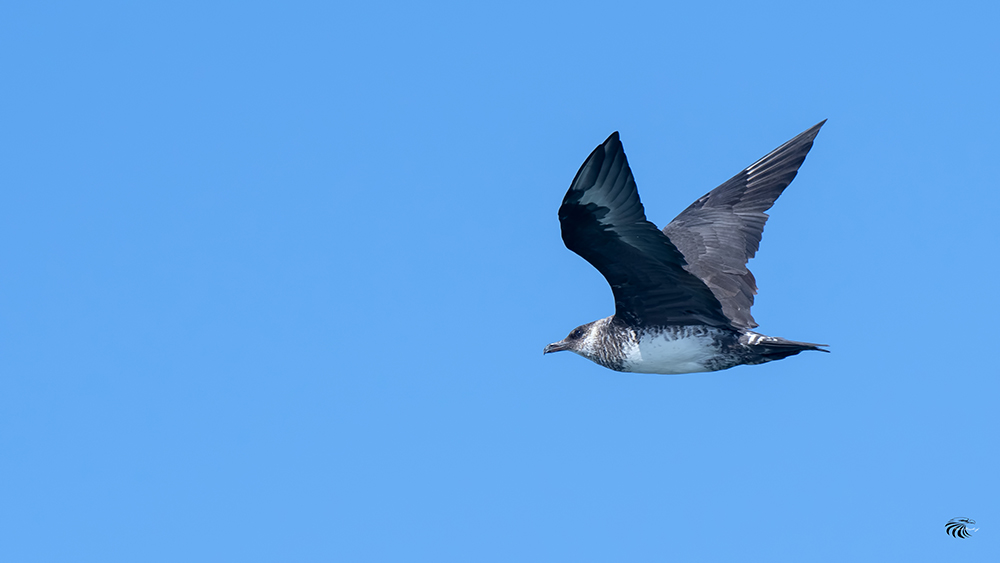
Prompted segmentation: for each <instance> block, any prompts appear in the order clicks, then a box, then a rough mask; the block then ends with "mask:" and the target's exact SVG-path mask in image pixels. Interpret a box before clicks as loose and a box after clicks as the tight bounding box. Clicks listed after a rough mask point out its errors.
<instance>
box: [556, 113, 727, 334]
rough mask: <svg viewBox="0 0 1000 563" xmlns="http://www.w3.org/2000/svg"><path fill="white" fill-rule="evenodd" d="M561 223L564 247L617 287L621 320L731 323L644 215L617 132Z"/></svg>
mask: <svg viewBox="0 0 1000 563" xmlns="http://www.w3.org/2000/svg"><path fill="white" fill-rule="evenodd" d="M559 222H560V225H561V226H562V238H563V242H564V243H566V247H567V248H569V249H570V250H572V251H573V252H575V253H577V254H579V255H580V256H582V257H583V259H584V260H586V261H587V262H590V264H591V265H592V266H594V267H595V268H597V270H598V271H599V272H601V274H602V275H604V278H605V279H606V280H607V281H608V284H610V285H611V291H612V292H613V293H614V297H615V319H616V321H618V322H625V323H626V324H629V325H633V326H639V325H700V324H704V325H709V326H715V327H720V328H732V324H731V323H730V320H729V319H728V318H727V317H726V316H725V314H724V313H723V308H722V305H721V304H720V303H719V300H718V299H717V298H716V297H715V295H713V294H712V291H711V290H710V289H709V288H708V286H706V285H705V283H704V282H702V281H701V280H700V279H698V278H697V277H696V276H695V275H694V274H692V273H689V272H688V271H687V270H685V269H684V266H685V264H686V262H685V260H684V256H683V255H682V254H681V252H680V251H679V250H678V249H677V247H675V246H674V244H673V243H671V241H670V239H669V238H667V236H666V235H665V234H663V233H662V232H661V231H660V230H659V229H658V228H656V225H653V224H652V223H650V222H649V221H647V220H646V215H645V212H644V210H643V207H642V203H641V202H640V201H639V194H638V192H637V191H636V188H635V180H634V179H633V177H632V171H631V170H630V169H629V166H628V161H627V160H626V158H625V151H624V149H623V148H622V144H621V141H619V140H618V132H617V131H616V132H614V133H612V134H611V136H610V137H608V139H607V140H606V141H604V144H602V145H600V146H598V147H597V148H596V149H594V152H592V153H590V156H589V157H587V160H586V162H584V163H583V166H581V167H580V170H579V171H578V172H577V173H576V177H575V178H574V179H573V183H572V184H570V187H569V191H567V192H566V197H565V198H563V203H562V206H560V207H559Z"/></svg>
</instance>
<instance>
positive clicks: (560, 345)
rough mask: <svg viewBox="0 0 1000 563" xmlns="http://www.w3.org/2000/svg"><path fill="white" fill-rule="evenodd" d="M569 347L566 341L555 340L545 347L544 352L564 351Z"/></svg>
mask: <svg viewBox="0 0 1000 563" xmlns="http://www.w3.org/2000/svg"><path fill="white" fill-rule="evenodd" d="M567 349H569V346H567V345H566V341H565V340H560V341H559V342H553V343H552V344H549V345H548V346H546V347H545V349H544V350H542V354H548V353H549V352H562V351H563V350H567Z"/></svg>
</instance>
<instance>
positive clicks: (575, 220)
mask: <svg viewBox="0 0 1000 563" xmlns="http://www.w3.org/2000/svg"><path fill="white" fill-rule="evenodd" d="M824 123H826V120H823V121H821V122H819V123H817V124H816V125H814V126H813V127H810V128H809V129H807V130H806V131H804V132H802V133H800V134H799V135H797V136H796V137H794V138H793V139H791V140H790V141H788V142H787V143H785V144H783V145H781V146H780V147H778V148H776V149H774V150H773V151H771V152H770V153H768V154H767V155H766V156H764V157H763V158H761V159H760V160H758V161H757V162H754V163H753V164H751V165H750V166H748V167H747V168H746V169H744V170H743V171H742V172H740V173H739V174H736V175H735V176H733V177H732V178H730V179H729V180H728V181H726V182H725V183H723V184H722V185H720V186H719V187H717V188H715V189H714V190H712V191H710V192H708V193H707V194H705V195H704V196H702V197H701V198H699V199H698V200H697V201H695V202H694V203H692V204H691V205H690V206H688V208H687V209H685V210H684V211H682V212H681V213H680V214H679V215H678V216H677V217H675V218H674V220H673V221H671V222H670V223H669V224H667V226H665V227H664V228H663V229H662V230H660V229H659V228H657V227H656V225H654V224H653V223H651V222H649V221H648V220H647V219H646V215H645V210H644V208H643V206H642V203H641V202H640V201H639V193H638V191H637V190H636V184H635V179H634V177H633V176H632V170H631V169H630V168H629V165H628V160H627V159H626V158H625V150H624V148H623V147H622V143H621V140H620V139H619V134H618V132H617V131H615V132H614V133H612V134H611V135H610V136H609V137H608V138H607V140H605V141H604V143H602V144H601V145H599V146H598V147H597V148H595V149H594V151H593V152H591V153H590V156H589V157H587V160H586V161H584V163H583V165H582V166H581V167H580V170H579V171H577V173H576V176H575V177H574V178H573V182H572V183H571V184H570V187H569V190H568V191H567V192H566V196H565V197H564V198H563V201H562V205H561V206H560V207H559V224H560V230H561V233H562V239H563V242H564V243H565V245H566V247H567V248H568V249H570V250H572V251H573V252H575V253H576V254H578V255H580V256H581V257H582V258H583V259H584V260H586V261H587V262H589V263H590V264H591V265H592V266H593V267H595V268H597V270H598V271H599V272H600V273H601V274H602V275H603V276H604V278H605V279H606V280H607V282H608V284H609V285H610V286H611V292H612V293H613V295H614V300H615V313H614V315H611V316H610V317H606V318H603V319H599V320H596V321H593V322H590V323H587V324H584V325H581V326H578V327H576V328H574V329H573V330H572V331H570V333H569V335H568V336H567V337H566V338H564V339H562V340H560V341H558V342H553V343H552V344H549V345H548V346H546V347H545V348H544V350H543V354H549V353H552V352H559V351H563V350H569V351H571V352H574V353H576V354H578V355H580V356H583V357H584V358H587V359H588V360H591V361H593V362H596V363H597V364H600V365H602V366H604V367H606V368H609V369H612V370H615V371H623V372H635V373H650V374H661V375H678V374H685V373H698V372H709V371H718V370H724V369H729V368H732V367H735V366H739V365H756V364H762V363H765V362H770V361H773V360H781V359H784V358H787V357H789V356H794V355H796V354H798V353H800V352H803V351H807V350H815V351H819V352H829V350H826V349H825V347H827V346H828V345H826V344H813V343H810V342H797V341H794V340H787V339H784V338H780V337H776V336H765V335H763V334H760V333H758V332H754V331H753V330H752V329H754V328H756V327H757V326H758V325H757V323H756V321H754V318H753V316H752V315H751V314H750V308H751V306H752V305H753V301H754V295H755V294H756V293H757V282H756V280H755V279H754V276H753V274H752V273H751V272H750V270H749V269H747V261H748V260H749V259H750V258H753V257H754V255H755V254H756V253H757V249H758V248H759V245H760V240H761V235H762V233H763V231H764V223H765V222H766V221H767V219H768V215H767V213H765V212H766V211H767V210H768V209H770V208H771V206H772V205H774V202H775V201H776V200H777V199H778V196H780V195H781V193H782V192H783V191H784V190H785V188H786V187H788V185H789V184H790V183H791V181H792V179H793V178H795V176H796V174H797V173H798V170H799V167H800V166H802V163H803V162H805V158H806V155H807V154H808V153H809V149H811V148H812V145H813V140H814V139H815V138H816V135H817V134H818V133H819V130H820V128H821V127H823V124H824Z"/></svg>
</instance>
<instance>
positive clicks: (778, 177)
mask: <svg viewBox="0 0 1000 563" xmlns="http://www.w3.org/2000/svg"><path fill="white" fill-rule="evenodd" d="M824 123H826V120H823V121H821V122H820V123H818V124H816V125H814V126H813V127H811V128H810V129H808V130H807V131H805V132H803V133H801V134H800V135H798V136H797V137H795V138H794V139H792V140H791V141H788V142H787V143H785V144H783V145H781V146H780V147H778V148H776V149H774V150H773V151H771V152H770V153H769V154H768V155H767V156H765V157H764V158H762V159H760V160H758V161H757V162H755V163H753V164H751V165H750V166H749V167H748V168H747V169H746V170H744V171H742V172H740V173H739V174H737V175H735V176H733V177H732V178H730V179H729V181H727V182H726V183H724V184H722V185H721V186H719V187H717V188H715V189H714V190H712V191H710V192H708V193H707V194H705V195H704V196H702V197H701V198H700V199H699V200H698V201H696V202H694V203H692V204H691V205H690V206H689V207H688V208H687V209H685V210H684V211H682V212H681V214H680V215H678V216H677V217H676V218H674V220H673V221H671V222H670V224H669V225H667V226H666V227H664V228H663V232H664V234H666V235H667V236H668V237H669V238H670V241H671V242H672V243H673V244H674V246H675V247H676V248H677V249H679V250H680V251H681V253H683V255H684V258H685V260H686V266H685V269H686V270H687V271H688V272H690V273H692V274H694V275H696V276H698V278H699V279H700V280H702V281H703V282H705V284H707V285H708V287H709V288H710V289H711V290H712V293H713V294H714V295H715V297H716V299H718V301H719V302H720V303H721V304H722V311H723V312H724V313H725V315H726V317H728V318H729V319H731V320H732V324H733V325H734V326H736V327H739V328H748V329H749V328H754V327H756V326H757V323H756V322H755V321H754V319H753V316H751V315H750V307H751V306H753V296H754V295H755V294H756V293H757V282H756V280H755V279H754V277H753V274H752V273H751V272H750V270H749V269H747V267H746V264H747V260H749V259H750V258H753V256H754V254H756V253H757V248H758V247H759V245H760V237H761V234H762V233H763V231H764V223H765V222H766V221H767V217H768V216H767V213H764V212H765V211H767V210H768V209H770V207H771V206H772V205H774V201H775V200H776V199H778V196H780V195H781V192H783V191H784V190H785V188H786V187H788V184H789V183H791V181H792V179H793V178H795V174H796V173H797V172H798V169H799V166H801V165H802V163H803V162H804V161H805V159H806V154H807V153H808V152H809V149H810V148H812V144H813V139H815V138H816V135H817V134H818V133H819V129H820V127H822V126H823V124H824ZM637 201H638V200H637Z"/></svg>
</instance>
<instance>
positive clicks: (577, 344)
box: [542, 321, 597, 355]
mask: <svg viewBox="0 0 1000 563" xmlns="http://www.w3.org/2000/svg"><path fill="white" fill-rule="evenodd" d="M594 322H597V321H594ZM593 330H594V323H587V324H585V325H580V326H578V327H576V328H574V329H573V330H571V331H570V333H569V336H567V337H566V338H563V339H562V340H560V341H559V342H553V343H552V344H549V345H548V346H546V347H545V350H543V351H542V353H543V354H548V353H549V352H562V351H563V350H569V351H571V352H576V353H577V354H583V351H584V348H588V347H589V344H590V339H589V338H588V336H590V334H591V332H592V331H593ZM584 355H586V354H584Z"/></svg>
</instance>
